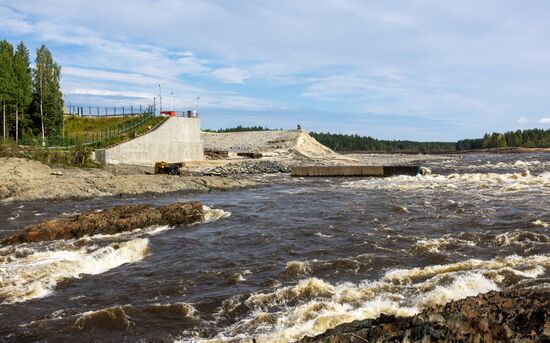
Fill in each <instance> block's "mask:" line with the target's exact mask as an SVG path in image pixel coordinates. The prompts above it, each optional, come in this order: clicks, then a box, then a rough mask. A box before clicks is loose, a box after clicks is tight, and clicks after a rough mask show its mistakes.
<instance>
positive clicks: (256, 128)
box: [202, 125, 272, 133]
mask: <svg viewBox="0 0 550 343" xmlns="http://www.w3.org/2000/svg"><path fill="white" fill-rule="evenodd" d="M271 130H272V129H268V128H267V127H262V126H242V125H239V126H236V127H230V128H227V129H219V130H212V129H204V130H202V131H204V132H217V133H227V132H247V131H271Z"/></svg>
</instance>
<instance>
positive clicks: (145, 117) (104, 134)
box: [19, 111, 156, 148]
mask: <svg viewBox="0 0 550 343" xmlns="http://www.w3.org/2000/svg"><path fill="white" fill-rule="evenodd" d="M154 118H156V116H155V115H154V114H153V112H152V111H148V112H143V114H141V115H140V116H136V117H135V118H132V119H130V120H127V121H124V122H122V123H119V124H116V125H111V126H108V127H105V128H103V129H101V130H98V131H95V132H91V133H84V134H81V135H75V136H71V135H65V136H60V135H56V136H48V137H46V140H45V146H46V147H52V148H53V147H56V148H72V147H76V146H92V147H99V146H107V145H111V144H115V143H119V142H120V141H123V140H124V138H129V139H131V138H134V137H135V136H136V135H137V133H138V132H137V131H138V129H140V128H141V127H143V126H145V125H146V124H148V123H150V122H153V119H154ZM125 134H126V137H123V135H125ZM19 144H21V145H42V140H41V138H38V137H24V138H23V139H21V140H20V141H19Z"/></svg>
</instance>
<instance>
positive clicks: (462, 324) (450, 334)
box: [300, 289, 550, 343]
mask: <svg viewBox="0 0 550 343" xmlns="http://www.w3.org/2000/svg"><path fill="white" fill-rule="evenodd" d="M300 342H302V343H310V342H317V343H329V342H330V343H364V342H369V343H374V342H550V289H522V290H516V291H505V292H489V293H486V294H481V295H478V296H475V297H469V298H466V299H462V300H458V301H452V302H450V303H448V304H445V305H439V306H434V307H431V308H428V309H426V310H424V311H422V312H421V313H419V314H417V315H416V316H413V317H395V316H393V315H381V316H380V317H379V318H377V319H367V320H361V321H354V322H352V323H347V324H342V325H338V326H337V327H335V328H334V329H331V330H328V331H326V332H325V333H323V334H321V335H318V336H315V337H305V338H302V340H300Z"/></svg>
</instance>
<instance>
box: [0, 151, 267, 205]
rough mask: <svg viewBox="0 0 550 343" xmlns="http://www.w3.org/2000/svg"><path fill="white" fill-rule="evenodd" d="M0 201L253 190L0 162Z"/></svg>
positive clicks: (207, 179) (238, 184)
mask: <svg viewBox="0 0 550 343" xmlns="http://www.w3.org/2000/svg"><path fill="white" fill-rule="evenodd" d="M0 175H2V177H1V178H0V201H2V202H4V203H6V202H15V201H37V200H68V199H75V200H78V199H87V198H95V197H118V196H135V195H148V194H165V193H171V192H208V191H212V190H233V189H241V188H246V187H253V186H256V185H258V184H259V183H258V182H256V181H254V180H251V179H250V178H243V177H221V176H172V175H147V174H145V173H144V172H143V168H139V167H137V168H136V169H134V170H125V171H123V172H121V171H117V170H113V169H81V168H51V167H49V166H47V165H45V164H42V163H40V162H37V161H31V160H25V159H21V158H0Z"/></svg>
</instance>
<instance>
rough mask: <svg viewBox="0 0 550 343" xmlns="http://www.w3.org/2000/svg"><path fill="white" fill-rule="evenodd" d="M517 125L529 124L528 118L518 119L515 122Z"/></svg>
mask: <svg viewBox="0 0 550 343" xmlns="http://www.w3.org/2000/svg"><path fill="white" fill-rule="evenodd" d="M517 123H518V124H527V123H529V118H526V117H520V118H519V119H518V121H517Z"/></svg>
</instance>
